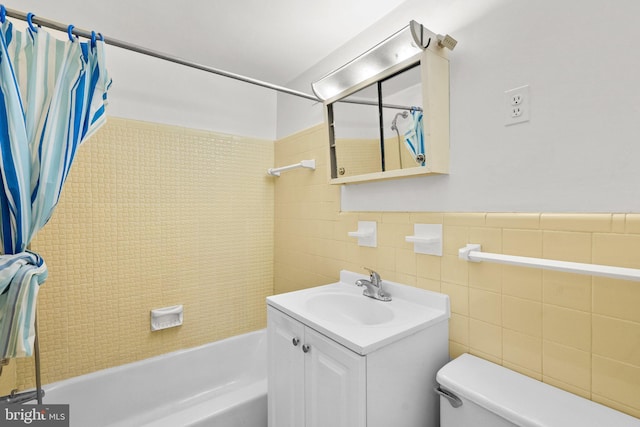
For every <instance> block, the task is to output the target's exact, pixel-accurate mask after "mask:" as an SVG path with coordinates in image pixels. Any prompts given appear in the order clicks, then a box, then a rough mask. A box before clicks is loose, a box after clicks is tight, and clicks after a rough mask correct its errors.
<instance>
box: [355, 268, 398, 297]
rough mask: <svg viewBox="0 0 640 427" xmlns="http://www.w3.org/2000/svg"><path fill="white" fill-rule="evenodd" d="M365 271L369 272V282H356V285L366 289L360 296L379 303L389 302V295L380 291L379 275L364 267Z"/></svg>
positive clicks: (363, 280) (359, 280)
mask: <svg viewBox="0 0 640 427" xmlns="http://www.w3.org/2000/svg"><path fill="white" fill-rule="evenodd" d="M365 270H367V271H369V280H367V279H358V280H356V285H358V286H365V287H366V289H365V290H364V291H362V295H364V296H366V297H369V298H373V299H377V300H379V301H391V295H388V294H386V293H385V292H384V291H383V290H382V279H381V278H380V275H379V274H378V273H376V272H375V271H373V270H372V269H370V268H367V267H365Z"/></svg>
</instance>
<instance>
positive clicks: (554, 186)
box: [277, 0, 640, 212]
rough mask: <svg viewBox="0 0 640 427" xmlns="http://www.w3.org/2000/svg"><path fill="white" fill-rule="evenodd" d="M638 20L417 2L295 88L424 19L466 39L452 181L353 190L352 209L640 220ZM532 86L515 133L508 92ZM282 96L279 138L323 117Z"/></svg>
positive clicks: (347, 193)
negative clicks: (526, 113) (527, 116)
mask: <svg viewBox="0 0 640 427" xmlns="http://www.w3.org/2000/svg"><path fill="white" fill-rule="evenodd" d="M480 3H481V4H480ZM638 16H640V2H638V1H637V0H616V1H615V2H605V1H601V0H600V1H595V0H563V1H556V0H536V1H533V0H530V1H526V0H494V1H484V2H477V0H456V1H448V2H445V1H443V0H437V1H434V0H430V1H425V0H408V1H407V2H405V4H404V5H403V6H402V7H400V8H399V9H397V10H396V11H394V12H393V13H391V14H390V15H388V16H387V18H385V19H384V20H383V21H381V22H379V23H378V24H376V25H374V26H373V27H372V28H370V29H369V30H367V31H366V32H365V33H363V34H361V36H360V37H358V38H357V39H355V40H354V41H353V42H352V43H350V44H348V45H346V46H343V47H341V48H340V49H338V50H337V51H336V52H334V54H332V55H331V56H330V57H328V58H325V59H324V60H323V61H321V62H320V63H319V64H318V65H317V66H316V67H314V68H313V69H311V70H309V71H308V72H307V73H305V74H304V75H302V76H300V78H298V79H297V80H296V81H294V82H292V83H291V85H290V86H294V87H297V88H298V89H301V90H307V88H308V85H309V83H310V82H311V81H313V80H315V79H317V78H319V77H321V76H322V75H323V74H325V73H326V72H328V71H331V70H332V69H334V68H336V67H337V66H339V65H342V64H343V63H345V62H346V61H348V60H349V59H351V58H353V57H354V56H355V55H357V54H358V53H360V52H362V51H364V50H366V49H367V48H368V47H371V46H372V45H373V44H375V43H376V42H378V41H380V40H381V39H382V38H384V37H386V36H387V35H389V34H391V33H392V32H393V31H395V30H397V29H399V28H401V27H402V26H404V25H405V24H406V23H407V22H408V21H409V20H410V19H416V20H417V21H418V22H421V23H423V24H424V25H425V26H426V27H427V28H429V29H431V30H433V31H435V32H442V33H445V32H446V33H450V34H451V35H452V36H454V37H455V38H456V39H457V40H458V41H459V44H458V46H457V47H456V49H455V51H454V52H452V53H451V55H450V57H451V171H450V174H449V175H446V176H435V177H422V178H410V179H403V180H393V181H381V182H375V183H366V184H357V185H353V184H352V185H347V186H344V187H343V191H342V209H343V210H373V211H377V210H395V211H422V210H425V211H507V212H520V211H524V212H526V211H545V212H640V167H639V166H638V163H639V162H638V159H640V84H639V83H638V76H640V55H638V53H637V52H638V50H637V46H636V43H637V41H638V40H640V26H638V24H637V17H638ZM525 84H528V85H530V90H531V121H530V122H528V123H523V124H517V125H513V126H509V127H506V126H504V109H505V107H504V91H505V90H508V89H511V88H515V87H518V86H522V85H525ZM279 98H280V99H279V100H278V129H277V133H278V137H283V136H285V135H287V134H289V133H293V132H295V131H298V130H301V129H304V128H307V127H309V126H311V125H313V124H317V123H319V122H321V121H322V120H323V116H322V108H321V106H319V105H310V104H311V103H309V102H306V101H298V100H295V99H290V98H285V97H282V96H280V97H279Z"/></svg>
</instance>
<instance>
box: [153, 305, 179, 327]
mask: <svg viewBox="0 0 640 427" xmlns="http://www.w3.org/2000/svg"><path fill="white" fill-rule="evenodd" d="M183 311H184V310H183V307H182V305H174V306H171V307H164V308H155V309H153V310H151V331H159V330H161V329H167V328H173V327H176V326H180V325H182V319H183V316H182V313H183Z"/></svg>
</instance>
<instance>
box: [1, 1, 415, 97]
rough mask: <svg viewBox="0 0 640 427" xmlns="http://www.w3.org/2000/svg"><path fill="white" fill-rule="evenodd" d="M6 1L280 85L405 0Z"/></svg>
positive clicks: (37, 13) (41, 13) (10, 6)
mask: <svg viewBox="0 0 640 427" xmlns="http://www.w3.org/2000/svg"><path fill="white" fill-rule="evenodd" d="M10 1H11V3H5V6H6V7H7V8H10V9H15V10H20V11H22V12H32V13H34V14H35V15H36V16H41V17H43V18H48V19H52V20H55V21H59V22H62V23H65V24H74V25H75V26H76V27H79V28H82V29H86V30H92V29H93V30H95V31H97V32H101V33H103V34H104V35H106V36H107V37H112V38H116V39H119V40H122V41H126V42H129V43H133V44H137V45H139V46H143V47H146V48H150V49H153V50H157V51H160V52H163V53H167V54H170V55H175V56H179V57H181V58H183V59H186V60H189V61H194V62H197V63H200V64H204V65H208V66H211V67H214V68H218V69H222V70H225V71H230V72H233V73H237V74H241V75H245V76H247V77H252V78H256V79H259V80H264V81H267V82H271V83H275V84H279V85H286V83H288V82H290V81H291V80H293V79H294V78H295V77H297V76H298V75H300V74H302V73H303V72H304V71H305V70H307V69H309V68H310V67H311V66H313V65H314V64H316V63H317V62H318V61H320V60H321V59H322V58H324V57H325V56H327V55H328V54H330V53H331V52H332V51H333V50H335V49H337V48H338V47H340V46H341V45H343V44H344V43H346V42H347V41H348V40H350V39H351V38H353V37H354V36H356V35H357V34H359V33H360V32H362V31H363V30H365V29H366V28H367V27H369V26H371V25H372V24H374V23H375V22H376V21H378V20H379V19H381V18H382V17H383V16H384V15H386V14H387V13H389V12H390V11H392V10H393V9H395V8H396V7H398V6H399V5H401V4H402V3H403V2H404V1H405V0H366V1H365V0H322V1H310V0H227V1H220V0H209V1H206V0H183V1H181V2H177V1H176V2H168V1H164V0H160V1H158V0H155V1H154V0H127V1H125V0H109V1H104V0H101V1H98V0H56V1H55V2H53V1H50V0H19V1H18V0H10Z"/></svg>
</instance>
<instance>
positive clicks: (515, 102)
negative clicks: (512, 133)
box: [504, 85, 531, 126]
mask: <svg viewBox="0 0 640 427" xmlns="http://www.w3.org/2000/svg"><path fill="white" fill-rule="evenodd" d="M529 99H530V93H529V86H528V85H527V86H521V87H518V88H515V89H511V90H508V91H506V92H505V93H504V100H505V113H506V114H505V123H504V124H505V126H509V125H514V124H516V123H522V122H528V121H529V116H530V110H531V103H530V102H529Z"/></svg>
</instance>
